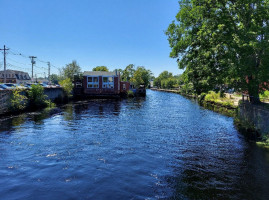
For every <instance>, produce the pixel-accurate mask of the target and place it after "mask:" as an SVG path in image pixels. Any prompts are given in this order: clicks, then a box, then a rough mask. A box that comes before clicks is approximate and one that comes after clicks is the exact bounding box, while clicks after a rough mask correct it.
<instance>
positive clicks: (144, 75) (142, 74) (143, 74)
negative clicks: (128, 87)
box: [131, 67, 152, 87]
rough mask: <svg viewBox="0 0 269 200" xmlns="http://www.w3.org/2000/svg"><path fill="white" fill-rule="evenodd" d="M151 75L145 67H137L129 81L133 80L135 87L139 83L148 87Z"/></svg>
mask: <svg viewBox="0 0 269 200" xmlns="http://www.w3.org/2000/svg"><path fill="white" fill-rule="evenodd" d="M151 76H152V72H151V71H150V70H147V69H145V67H137V69H136V70H135V72H134V75H133V77H132V78H131V82H133V83H134V85H135V86H136V87H139V86H140V85H144V86H145V87H148V85H149V82H150V78H151Z"/></svg>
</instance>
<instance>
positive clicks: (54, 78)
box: [50, 74, 60, 84]
mask: <svg viewBox="0 0 269 200" xmlns="http://www.w3.org/2000/svg"><path fill="white" fill-rule="evenodd" d="M59 81H60V76H58V75H57V74H51V75H50V82H51V83H52V84H59Z"/></svg>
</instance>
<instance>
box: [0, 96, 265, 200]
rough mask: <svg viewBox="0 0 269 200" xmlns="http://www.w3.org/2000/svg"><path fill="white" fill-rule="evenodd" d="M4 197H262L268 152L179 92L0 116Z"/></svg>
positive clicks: (230, 122)
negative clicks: (56, 110) (57, 110)
mask: <svg viewBox="0 0 269 200" xmlns="http://www.w3.org/2000/svg"><path fill="white" fill-rule="evenodd" d="M0 175H1V179H0V186H1V187H0V196H1V199H268V198H267V197H268V195H269V191H268V185H269V152H268V151H266V150H264V149H260V148H257V147H256V145H255V144H253V143H248V142H247V141H245V139H244V137H243V136H241V135H240V134H239V133H238V132H237V131H236V129H235V128H234V125H233V119H232V118H229V117H226V116H222V115H220V114H217V113H214V112H212V111H209V110H206V109H203V108H201V107H199V106H198V105H197V104H196V103H195V102H192V101H190V100H188V99H185V98H183V97H182V96H180V95H177V94H170V93H162V92H154V91H148V92H147V97H146V98H138V99H124V100H120V101H119V100H90V101H88V102H77V103H73V104H68V105H65V106H63V107H62V108H61V110H59V112H53V114H51V113H50V112H48V111H42V112H35V113H28V114H22V115H19V116H15V117H10V118H8V119H3V118H2V119H0Z"/></svg>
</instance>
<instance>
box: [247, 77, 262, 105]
mask: <svg viewBox="0 0 269 200" xmlns="http://www.w3.org/2000/svg"><path fill="white" fill-rule="evenodd" d="M248 94H249V100H250V103H252V104H259V103H261V101H260V97H259V83H258V82H257V81H255V79H254V78H253V76H252V75H251V76H248Z"/></svg>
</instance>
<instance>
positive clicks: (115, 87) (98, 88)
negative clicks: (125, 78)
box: [82, 71, 121, 95]
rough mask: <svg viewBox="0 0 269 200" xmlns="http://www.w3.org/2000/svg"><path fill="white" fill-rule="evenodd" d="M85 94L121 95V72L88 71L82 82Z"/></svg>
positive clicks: (84, 74)
mask: <svg viewBox="0 0 269 200" xmlns="http://www.w3.org/2000/svg"><path fill="white" fill-rule="evenodd" d="M82 88H83V93H84V94H85V95H119V94H120V90H121V88H120V73H119V72H117V71H115V72H104V71H86V72H84V73H83V82H82Z"/></svg>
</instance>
